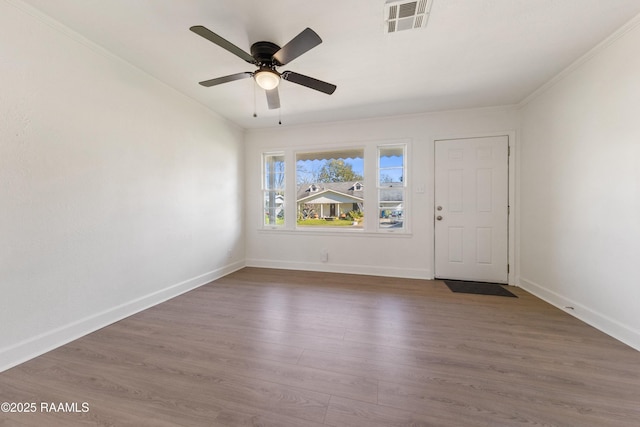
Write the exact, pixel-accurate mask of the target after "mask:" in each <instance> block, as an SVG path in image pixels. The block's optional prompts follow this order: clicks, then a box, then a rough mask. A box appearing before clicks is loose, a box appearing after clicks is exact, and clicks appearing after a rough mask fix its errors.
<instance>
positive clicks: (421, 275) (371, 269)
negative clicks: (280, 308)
mask: <svg viewBox="0 0 640 427" xmlns="http://www.w3.org/2000/svg"><path fill="white" fill-rule="evenodd" d="M247 267H260V268H276V269H280V270H303V271H321V272H325V273H345V274H364V275H369V276H384V277H400V278H404V279H426V280H430V279H433V274H432V273H431V271H430V270H427V269H418V268H398V267H388V266H371V265H352V264H335V263H320V262H318V263H312V262H293V261H273V260H265V259H248V260H247Z"/></svg>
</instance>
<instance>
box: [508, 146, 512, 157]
mask: <svg viewBox="0 0 640 427" xmlns="http://www.w3.org/2000/svg"><path fill="white" fill-rule="evenodd" d="M509 156H511V146H510V145H507V157H509Z"/></svg>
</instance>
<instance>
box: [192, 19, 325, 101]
mask: <svg viewBox="0 0 640 427" xmlns="http://www.w3.org/2000/svg"><path fill="white" fill-rule="evenodd" d="M190 30H191V31H193V32H194V33H196V34H198V35H199V36H201V37H203V38H205V39H207V40H209V41H210V42H212V43H215V44H217V45H218V46H220V47H221V48H223V49H225V50H226V51H228V52H230V53H233V54H234V55H236V56H237V57H239V58H240V59H242V60H244V61H246V62H248V63H250V64H253V65H255V66H257V67H258V69H257V70H256V71H254V72H247V71H245V72H242V73H236V74H231V75H229V76H224V77H218V78H215V79H211V80H205V81H202V82H200V85H202V86H205V87H211V86H216V85H219V84H222V83H228V82H231V81H235V80H241V79H246V78H249V77H253V79H254V80H255V81H256V83H257V84H258V86H260V87H261V88H262V89H264V90H265V91H266V95H267V105H268V106H269V109H270V110H273V109H277V108H280V96H279V94H278V86H279V84H280V80H281V79H282V80H287V81H290V82H292V83H296V84H299V85H301V86H305V87H308V88H310V89H314V90H317V91H319V92H323V93H326V94H327V95H331V94H332V93H333V92H335V90H336V86H335V85H333V84H331V83H327V82H323V81H322V80H318V79H314V78H313V77H309V76H305V75H303V74H298V73H295V72H293V71H284V72H282V73H280V72H278V70H277V67H279V66H282V65H286V64H288V63H289V62H291V61H293V60H294V59H296V58H298V57H299V56H300V55H302V54H303V53H306V52H308V51H309V50H311V49H313V48H314V47H316V46H317V45H319V44H320V43H322V39H321V38H320V36H318V34H316V33H315V31H313V30H312V29H311V28H306V29H304V30H303V31H302V32H301V33H300V34H298V35H297V36H295V37H294V38H293V39H292V40H291V41H290V42H289V43H287V44H286V45H284V46H283V47H280V46H278V45H277V44H275V43H272V42H268V41H259V42H256V43H254V44H253V45H251V53H248V52H245V51H244V50H242V49H241V48H239V47H237V46H236V45H234V44H233V43H231V42H229V41H228V40H226V39H224V38H222V37H220V36H219V35H217V34H216V33H214V32H213V31H211V30H209V29H208V28H205V27H203V26H202V25H196V26H193V27H191V28H190Z"/></svg>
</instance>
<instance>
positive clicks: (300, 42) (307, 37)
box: [273, 28, 322, 65]
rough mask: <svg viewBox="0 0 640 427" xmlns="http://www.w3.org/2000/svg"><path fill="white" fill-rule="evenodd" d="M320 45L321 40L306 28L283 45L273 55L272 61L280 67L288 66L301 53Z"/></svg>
mask: <svg viewBox="0 0 640 427" xmlns="http://www.w3.org/2000/svg"><path fill="white" fill-rule="evenodd" d="M320 43H322V39H321V38H320V36H319V35H317V34H316V32H315V31H313V30H312V29H311V28H306V29H305V30H303V31H302V32H301V33H300V34H298V35H297V36H295V37H294V38H293V40H291V41H290V42H289V43H287V44H286V45H284V46H283V47H282V48H281V49H280V50H279V51H277V52H276V53H275V54H274V55H273V59H275V60H276V61H278V63H279V64H280V65H284V64H288V63H289V62H291V61H293V60H294V59H296V58H297V57H299V56H300V55H302V54H303V53H305V52H307V51H309V50H311V49H313V48H314V47H316V46H318V45H319V44H320Z"/></svg>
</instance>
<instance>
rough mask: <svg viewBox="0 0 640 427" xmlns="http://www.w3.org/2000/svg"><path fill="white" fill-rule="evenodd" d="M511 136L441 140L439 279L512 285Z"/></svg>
mask: <svg viewBox="0 0 640 427" xmlns="http://www.w3.org/2000/svg"><path fill="white" fill-rule="evenodd" d="M508 203H509V137H508V136H498V137H483V138H467V139H454V140H442V141H436V142H435V206H434V208H435V232H434V235H435V277H437V278H442V279H457V280H474V281H481V282H495V283H507V281H508V267H507V265H508V240H509V208H508Z"/></svg>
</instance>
